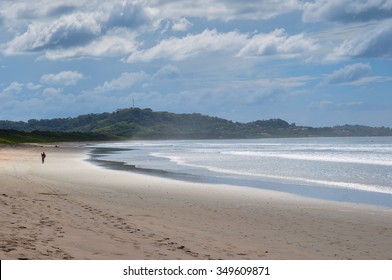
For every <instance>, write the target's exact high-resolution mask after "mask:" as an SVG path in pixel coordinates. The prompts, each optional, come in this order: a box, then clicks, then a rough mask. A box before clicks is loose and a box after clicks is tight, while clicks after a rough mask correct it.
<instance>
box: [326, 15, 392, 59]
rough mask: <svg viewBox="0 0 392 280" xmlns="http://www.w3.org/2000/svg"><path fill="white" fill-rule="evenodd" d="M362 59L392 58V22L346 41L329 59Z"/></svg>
mask: <svg viewBox="0 0 392 280" xmlns="http://www.w3.org/2000/svg"><path fill="white" fill-rule="evenodd" d="M360 57H387V58H390V57H392V21H388V22H385V23H382V24H379V25H377V26H376V27H375V28H374V29H372V30H370V31H367V32H363V33H361V34H359V35H357V36H356V37H355V38H353V39H349V40H345V41H344V42H343V43H342V44H341V45H340V46H338V47H337V48H335V49H334V50H333V52H332V53H331V54H330V55H329V56H328V59H329V60H338V59H342V58H360Z"/></svg>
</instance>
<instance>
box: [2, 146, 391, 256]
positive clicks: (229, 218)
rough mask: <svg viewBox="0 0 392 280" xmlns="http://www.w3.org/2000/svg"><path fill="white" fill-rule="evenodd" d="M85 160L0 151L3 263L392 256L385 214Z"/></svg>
mask: <svg viewBox="0 0 392 280" xmlns="http://www.w3.org/2000/svg"><path fill="white" fill-rule="evenodd" d="M42 151H45V152H46V155H47V157H46V161H45V164H42V163H41V157H40V153H41V152H42ZM86 158H87V155H86V151H85V150H84V148H83V147H82V146H81V145H80V146H79V145H78V144H58V147H56V146H55V145H45V147H41V146H38V145H23V146H16V147H10V146H1V147H0V204H1V211H0V225H1V226H0V259H115V260H116V259H392V209H391V208H382V207H376V206H366V205H355V204H345V203H338V202H327V201H320V200H315V199H306V198H302V197H297V196H294V195H289V194H284V193H279V192H273V191H264V190H259V189H252V188H246V187H236V186H226V185H208V184H200V183H190V182H182V181H176V180H170V179H162V178H158V177H152V176H147V175H141V174H136V173H131V172H125V171H115V170H108V169H104V168H102V167H99V166H95V165H93V164H91V163H89V162H87V161H85V159H86Z"/></svg>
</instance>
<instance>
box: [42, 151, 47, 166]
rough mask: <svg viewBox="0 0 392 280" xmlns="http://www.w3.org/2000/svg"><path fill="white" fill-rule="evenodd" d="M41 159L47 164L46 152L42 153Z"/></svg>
mask: <svg viewBox="0 0 392 280" xmlns="http://www.w3.org/2000/svg"><path fill="white" fill-rule="evenodd" d="M41 158H42V164H43V163H44V162H45V158H46V154H45V152H42V153H41Z"/></svg>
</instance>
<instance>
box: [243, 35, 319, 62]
mask: <svg viewBox="0 0 392 280" xmlns="http://www.w3.org/2000/svg"><path fill="white" fill-rule="evenodd" d="M317 48H318V47H317V43H316V42H315V41H314V40H313V39H311V38H307V37H306V36H305V35H304V34H297V35H293V36H289V35H288V34H287V33H286V31H285V30H284V29H275V30H274V31H273V32H271V33H265V34H258V35H255V36H253V37H252V38H251V39H250V40H249V41H248V42H247V43H246V45H245V46H244V47H243V48H242V49H241V50H240V51H239V53H238V56H270V55H280V56H285V57H295V56H298V55H301V54H303V53H305V52H310V51H314V50H316V49H317Z"/></svg>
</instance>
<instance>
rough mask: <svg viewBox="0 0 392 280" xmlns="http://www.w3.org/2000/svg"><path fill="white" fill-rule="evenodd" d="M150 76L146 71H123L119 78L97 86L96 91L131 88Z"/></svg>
mask: <svg viewBox="0 0 392 280" xmlns="http://www.w3.org/2000/svg"><path fill="white" fill-rule="evenodd" d="M149 78H150V76H149V75H148V74H146V73H145V72H133V73H129V72H125V73H122V74H121V75H120V76H119V77H118V78H115V79H112V80H111V81H109V82H108V81H106V82H105V83H104V84H103V85H101V86H98V87H96V88H95V90H94V92H97V93H102V92H110V91H121V90H125V89H129V88H131V87H132V86H134V85H137V84H139V83H142V82H144V81H146V80H148V79H149Z"/></svg>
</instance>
